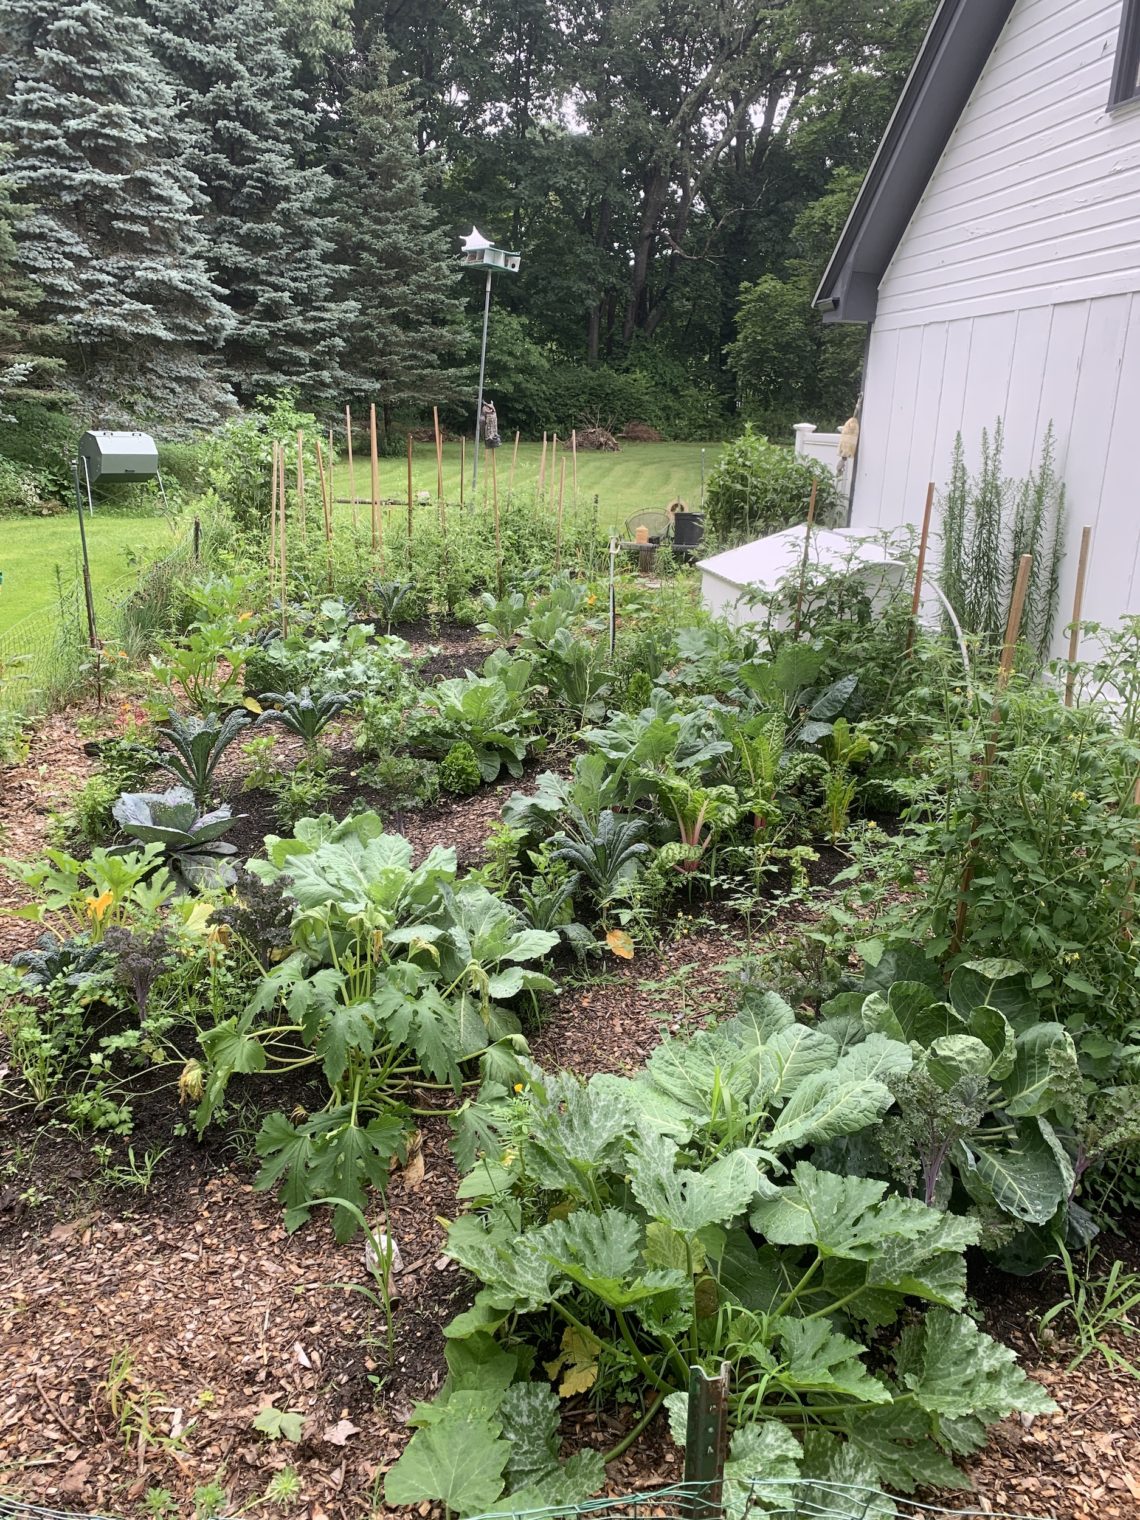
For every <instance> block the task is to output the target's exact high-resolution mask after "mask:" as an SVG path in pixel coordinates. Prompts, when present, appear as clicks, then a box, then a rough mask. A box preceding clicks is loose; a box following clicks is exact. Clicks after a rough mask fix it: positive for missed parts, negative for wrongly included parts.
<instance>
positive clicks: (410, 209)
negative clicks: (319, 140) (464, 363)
mask: <svg viewBox="0 0 1140 1520" xmlns="http://www.w3.org/2000/svg"><path fill="white" fill-rule="evenodd" d="M391 62H392V55H391V53H390V52H389V50H388V49H387V48H386V47H385V46H384V44H383V43H376V44H375V45H374V46H373V48H372V49H371V51H370V53H369V54H368V57H367V58H366V59H365V60H364V61H363V64H362V65H361V68H360V75H359V77H357V78H356V79H355V80H353V81H351V83H350V86H349V89H348V91H347V93H346V96H345V105H344V110H343V113H342V124H341V128H340V131H339V133H338V135H337V138H336V143H335V149H334V153H333V161H332V164H333V171H334V173H336V175H337V178H338V196H337V200H338V204H339V205H340V207H341V215H340V252H339V259H340V263H341V264H342V265H343V266H344V268H345V276H344V281H345V283H344V288H345V289H346V290H348V291H351V293H352V295H353V297H354V298H355V299H356V301H357V312H356V314H355V316H353V317H351V318H350V319H349V321H348V322H347V323H346V325H345V329H344V331H345V339H346V350H345V368H346V371H347V372H348V381H347V385H346V389H347V390H348V392H349V393H350V394H352V395H354V396H359V397H360V398H361V399H362V400H369V399H371V400H375V401H378V403H379V404H380V406H381V408H382V411H383V417H384V432H385V436H386V437H388V436H389V434H390V431H391V423H392V411H393V408H394V407H396V406H408V405H412V406H423V405H425V404H427V405H430V404H431V403H432V402H433V401H442V400H445V399H450V398H451V397H452V396H453V395H454V393H455V388H454V382H453V380H452V379H451V377H450V376H449V375H448V373H447V367H448V365H449V363H453V362H454V359H455V356H456V354H457V353H458V351H459V350H460V348H461V347H462V346H463V343H464V337H465V335H464V332H463V327H462V322H463V303H462V300H461V298H460V295H459V291H458V285H459V280H460V274H459V270H458V267H457V258H456V255H457V252H458V250H457V249H456V248H454V247H452V246H450V245H449V242H448V238H447V235H446V233H445V232H444V230H443V229H442V227H441V226H440V222H439V217H438V215H437V213H436V211H435V210H434V208H433V207H432V205H431V203H430V201H429V199H428V193H429V191H430V189H431V181H432V177H433V173H434V170H433V165H432V163H431V161H430V159H428V158H426V157H422V156H421V155H420V153H419V151H418V149H417V146H416V136H415V126H414V122H413V118H412V108H411V105H410V103H409V100H408V96H407V92H406V90H405V89H404V88H402V87H400V86H397V85H392V84H389V82H388V80H389V70H390V68H391Z"/></svg>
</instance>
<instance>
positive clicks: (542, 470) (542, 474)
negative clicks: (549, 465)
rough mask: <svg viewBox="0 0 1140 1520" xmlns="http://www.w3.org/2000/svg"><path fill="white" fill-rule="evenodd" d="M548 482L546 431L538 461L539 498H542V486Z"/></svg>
mask: <svg viewBox="0 0 1140 1520" xmlns="http://www.w3.org/2000/svg"><path fill="white" fill-rule="evenodd" d="M545 484H546V431H545V429H544V430H543V434H542V458H541V459H540V460H539V462H538V498H537V499H538V500H539V501H541V500H542V488H543V486H544V485H545Z"/></svg>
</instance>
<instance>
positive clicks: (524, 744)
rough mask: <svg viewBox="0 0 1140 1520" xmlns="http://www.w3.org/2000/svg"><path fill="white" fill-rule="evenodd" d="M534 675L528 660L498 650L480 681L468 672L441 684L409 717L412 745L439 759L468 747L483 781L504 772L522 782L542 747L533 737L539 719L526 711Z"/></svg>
mask: <svg viewBox="0 0 1140 1520" xmlns="http://www.w3.org/2000/svg"><path fill="white" fill-rule="evenodd" d="M531 673H532V666H531V662H530V661H529V660H526V659H521V658H516V659H512V658H511V656H510V655H508V654H507V653H506V651H505V650H498V651H496V653H495V654H493V655H491V656H490V657H489V658H488V659H487V660H486V661H485V662H484V665H483V674H482V675H481V676H476V675H473V674H472V673H471V672H470V671H468V672H467V674H466V675H465V676H461V677H458V676H457V677H455V678H453V679H451V680H447V681H438V682H437V683H436V684H435V685H434V686H432V687H430V688H429V689H428V690H427V691H426V692H425V693H424V695H423V697H422V698H421V701H420V705H419V707H418V708H417V709H416V711H415V712H414V713H413V714H412V715H411V719H410V721H409V726H408V734H407V738H408V742H409V743H410V744H411V745H412V746H413V748H415V747H417V746H419V747H422V748H424V749H427V750H428V751H429V752H430V753H431V754H434V755H439V756H443V755H446V754H447V753H448V751H449V750H450V749H451V748H452V746H453V745H454V744H456V743H459V742H464V743H467V744H469V745H470V746H471V748H472V750H473V751H474V753H475V759H476V761H477V763H478V766H479V773H480V775H481V776H482V778H483V780H484V781H494V780H496V779H497V778H498V775H499V771H500V770H501V769H502V768H503V766H506V768H507V771H508V772H509V773H510V775H512V776H521V775H522V767H523V761H524V760H525V759H526V757H527V755H528V754H529V753H530V752H531V750H532V749H536V748H540V747H541V741H536V740H535V738H534V732H533V731H534V729H535V727H536V724H537V721H538V719H537V714H536V713H534V712H533V711H531V709H530V708H529V707H528V706H527V691H528V688H529V685H530V680H531Z"/></svg>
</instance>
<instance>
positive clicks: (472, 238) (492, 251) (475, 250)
mask: <svg viewBox="0 0 1140 1520" xmlns="http://www.w3.org/2000/svg"><path fill="white" fill-rule="evenodd" d="M459 262H460V263H461V264H462V265H463V267H464V269H491V270H496V269H498V270H502V271H503V272H504V273H506V274H518V272H519V265H520V264H521V263H522V254H521V253H510V252H508V250H507V249H505V248H496V247H495V246H494V244H493V243H492V242H491V241H490V240H489V239H488V238H485V237H484V236H483V234H482V233H481V232H480V231H479V229H478V227H472V229H471V232H470V235H469V236H468V237H465V238H464V239H463V247H462V249H461V250H460V254H459Z"/></svg>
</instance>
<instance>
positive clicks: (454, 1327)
mask: <svg viewBox="0 0 1140 1520" xmlns="http://www.w3.org/2000/svg"><path fill="white" fill-rule="evenodd" d="M913 1064H914V1057H913V1053H912V1051H911V1048H910V1046H909V1045H908V1044H907V1043H906V1042H904V1041H903V1040H900V1039H895V1038H892V1037H891V1036H889V1035H886V1034H883V1033H881V1032H874V1031H873V1032H870V1033H866V1032H864V1037H863V1038H862V1039H861V1040H859V1041H857V1042H853V1043H849V1044H847V1045H846V1046H845V1045H843V1044H842V1043H841V1042H840V1041H839V1040H838V1039H837V1038H836V1037H835V1035H834V1034H833V1033H829V1032H828V1031H827V1030H826V1029H823V1028H819V1029H816V1028H811V1027H809V1026H806V1025H804V1024H802V1023H800V1022H798V1021H797V1020H796V1017H795V1015H794V1014H793V1012H792V1010H791V1009H790V1008H789V1007H788V1006H787V1004H785V1003H784V1002H782V1000H781V999H779V998H778V997H776V996H774V995H772V994H757V993H751V994H749V995H747V997H746V1000H745V1004H744V1007H743V1009H742V1011H741V1013H740V1015H739V1016H738V1017H736V1018H734V1019H732V1020H730V1021H728V1022H726V1023H724V1024H722V1025H720V1026H718V1027H717V1028H715V1029H713V1030H711V1031H708V1032H703V1033H700V1034H698V1035H696V1036H694V1037H693V1038H692V1039H689V1040H672V1041H666V1042H664V1043H663V1044H662V1045H661V1046H660V1047H658V1049H657V1050H656V1051H655V1052H654V1054H653V1056H652V1057H651V1058H650V1060H649V1062H648V1063H647V1065H646V1066H645V1067H644V1069H643V1070H642V1071H641V1072H639V1073H638V1074H637V1075H636V1076H635V1077H633V1078H624V1077H617V1076H612V1075H608V1074H603V1075H598V1076H595V1077H593V1078H591V1079H590V1081H589V1082H588V1083H583V1082H581V1081H579V1080H578V1079H577V1078H576V1077H574V1076H571V1075H556V1076H548V1075H546V1074H545V1073H543V1072H542V1071H540V1070H539V1069H538V1068H536V1067H532V1068H530V1070H529V1077H528V1082H527V1085H526V1087H525V1089H524V1091H523V1092H522V1093H521V1094H512V1093H508V1092H504V1091H502V1090H501V1089H500V1090H498V1091H495V1090H494V1089H488V1090H486V1091H485V1093H484V1095H483V1100H482V1102H481V1103H478V1104H474V1105H471V1106H469V1107H468V1108H466V1109H465V1110H464V1111H463V1112H462V1113H461V1114H460V1116H459V1118H458V1120H457V1140H456V1151H457V1157H458V1159H459V1160H460V1163H461V1165H463V1166H464V1167H465V1170H466V1175H465V1177H464V1180H463V1182H462V1183H461V1186H460V1190H459V1196H460V1198H461V1199H462V1200H464V1201H466V1202H467V1203H468V1204H470V1205H472V1207H471V1208H470V1210H469V1211H468V1212H465V1213H461V1214H460V1215H459V1217H458V1218H457V1219H456V1220H455V1221H454V1222H453V1223H452V1224H451V1226H450V1229H449V1232H448V1243H447V1253H448V1255H450V1256H451V1257H452V1258H453V1259H454V1260H455V1261H458V1262H459V1263H460V1264H461V1265H462V1266H464V1267H465V1268H467V1270H468V1271H470V1272H471V1273H472V1274H473V1275H474V1276H475V1277H476V1279H477V1280H478V1282H479V1284H480V1287H479V1290H478V1292H477V1294H476V1297H475V1300H474V1303H473V1305H472V1307H471V1308H469V1309H467V1310H465V1311H464V1312H463V1313H462V1314H460V1315H459V1316H458V1317H457V1318H456V1319H455V1320H453V1321H452V1323H451V1324H450V1325H449V1326H448V1328H447V1330H446V1332H445V1333H446V1335H447V1337H448V1339H449V1342H450V1343H451V1344H452V1345H453V1346H455V1345H457V1344H465V1343H468V1344H470V1345H471V1346H472V1348H473V1350H472V1355H473V1356H474V1357H476V1358H477V1359H479V1360H480V1361H486V1360H488V1359H489V1358H490V1357H491V1350H490V1349H489V1347H490V1346H493V1345H494V1338H495V1337H498V1338H499V1339H500V1340H501V1341H502V1342H503V1345H504V1346H505V1347H510V1348H514V1350H515V1353H516V1355H517V1349H518V1347H519V1346H520V1345H522V1346H523V1347H524V1348H533V1351H532V1352H531V1354H530V1355H528V1356H527V1357H526V1358H525V1359H521V1360H519V1362H518V1371H517V1372H515V1371H511V1372H509V1373H508V1372H507V1369H506V1367H505V1366H504V1367H503V1376H506V1377H509V1379H510V1386H512V1387H513V1386H521V1387H524V1388H527V1387H533V1386H535V1384H534V1383H530V1382H527V1381H525V1380H524V1381H522V1382H521V1383H517V1382H516V1379H517V1378H519V1377H520V1376H521V1377H522V1378H523V1379H525V1377H526V1370H527V1366H528V1365H529V1364H530V1363H531V1356H533V1359H534V1361H535V1362H542V1363H543V1364H544V1367H545V1371H546V1374H547V1380H546V1382H545V1383H544V1382H542V1381H538V1383H537V1386H538V1388H539V1390H540V1392H541V1391H542V1390H544V1389H545V1390H546V1391H549V1383H550V1382H554V1383H556V1384H557V1387H558V1392H559V1393H560V1395H561V1396H563V1397H568V1396H570V1395H571V1394H574V1393H580V1392H583V1391H585V1390H587V1389H590V1388H594V1387H597V1388H598V1389H599V1390H610V1391H616V1390H623V1391H624V1393H625V1396H626V1397H627V1398H634V1399H637V1400H640V1401H641V1402H642V1404H643V1407H645V1408H646V1412H647V1415H648V1414H649V1413H650V1412H651V1411H653V1410H655V1409H656V1408H658V1407H659V1406H660V1405H662V1404H664V1405H665V1406H666V1407H667V1408H668V1410H669V1412H670V1415H671V1416H672V1417H673V1421H674V1424H675V1425H676V1424H677V1423H678V1422H681V1423H683V1406H684V1398H685V1394H684V1390H685V1388H686V1385H687V1381H688V1374H689V1368H690V1366H692V1365H701V1366H704V1367H706V1368H707V1369H709V1370H715V1369H717V1368H719V1365H720V1363H721V1362H722V1361H728V1362H730V1363H731V1365H732V1370H733V1378H732V1389H733V1391H732V1394H731V1398H730V1410H731V1415H732V1420H733V1423H734V1426H735V1434H734V1436H733V1442H732V1449H731V1454H730V1455H731V1462H732V1463H735V1468H732V1467H730V1472H731V1471H735V1472H736V1473H737V1474H738V1475H740V1474H743V1473H744V1472H746V1471H748V1470H749V1469H750V1470H751V1471H750V1472H749V1476H751V1474H752V1473H755V1472H760V1473H762V1474H765V1475H767V1476H773V1477H777V1476H783V1477H790V1478H796V1477H799V1478H802V1479H803V1480H805V1481H807V1482H811V1481H818V1482H820V1483H829V1482H830V1483H846V1484H861V1485H867V1486H869V1487H872V1488H873V1487H876V1486H878V1485H880V1484H884V1485H886V1486H888V1487H891V1488H894V1489H897V1490H900V1491H902V1492H906V1493H912V1492H914V1490H915V1489H916V1488H918V1487H920V1486H922V1487H939V1488H945V1487H955V1486H961V1484H962V1482H963V1481H964V1480H963V1479H962V1476H961V1474H960V1473H959V1472H958V1470H957V1468H956V1467H955V1465H954V1461H953V1458H954V1457H955V1456H958V1455H963V1454H966V1453H969V1452H972V1451H975V1450H977V1449H979V1447H980V1446H981V1444H982V1443H983V1441H984V1439H985V1429H986V1426H987V1425H988V1424H990V1423H992V1422H994V1421H995V1420H998V1419H1001V1418H1003V1417H1004V1416H1006V1415H1008V1414H1009V1413H1011V1412H1013V1411H1015V1410H1022V1411H1027V1412H1043V1411H1046V1410H1049V1409H1050V1408H1052V1405H1051V1404H1050V1402H1049V1400H1048V1398H1047V1397H1046V1395H1045V1393H1044V1391H1043V1390H1042V1389H1041V1388H1040V1387H1038V1385H1036V1384H1035V1383H1033V1382H1031V1381H1030V1380H1029V1379H1028V1378H1027V1377H1026V1376H1025V1375H1024V1374H1023V1373H1022V1372H1021V1371H1020V1369H1019V1368H1018V1367H1017V1365H1016V1362H1015V1359H1014V1356H1013V1353H1012V1352H1010V1351H1009V1350H1007V1349H1006V1348H1004V1347H1002V1346H1001V1345H999V1344H998V1343H996V1342H995V1341H993V1340H992V1339H990V1337H988V1336H987V1335H985V1334H983V1333H982V1332H981V1331H980V1330H979V1329H978V1328H977V1326H976V1324H975V1323H974V1321H973V1320H972V1319H971V1318H970V1317H969V1316H968V1315H967V1314H966V1313H965V1312H964V1310H965V1307H966V1298H965V1289H966V1267H965V1259H964V1252H965V1250H966V1248H967V1247H968V1246H970V1245H973V1244H974V1243H975V1242H976V1241H977V1239H978V1234H979V1230H978V1225H977V1223H976V1222H975V1221H974V1220H972V1219H967V1218H963V1217H959V1216H956V1215H952V1214H947V1213H943V1212H942V1211H940V1210H938V1209H934V1208H929V1207H927V1206H926V1204H924V1203H922V1202H920V1201H919V1200H917V1199H912V1198H904V1197H900V1196H897V1195H894V1194H891V1193H889V1192H888V1187H887V1184H886V1183H885V1182H883V1181H882V1180H879V1179H875V1178H868V1177H860V1176H857V1175H840V1174H839V1173H837V1172H833V1171H829V1170H827V1169H826V1168H825V1167H823V1166H822V1165H820V1164H818V1163H817V1162H815V1161H813V1160H812V1159H810V1158H811V1157H812V1156H813V1155H816V1154H817V1153H819V1152H821V1151H822V1148H823V1147H825V1146H826V1145H828V1144H829V1143H833V1142H835V1141H836V1140H837V1139H840V1138H842V1137H846V1136H853V1135H857V1134H860V1133H862V1132H865V1131H868V1130H873V1129H874V1128H875V1127H876V1126H877V1125H878V1124H879V1123H880V1122H881V1120H882V1118H883V1116H884V1114H886V1113H887V1111H888V1110H889V1109H890V1108H891V1106H892V1103H893V1101H894V1100H893V1094H892V1090H891V1085H890V1084H891V1083H892V1081H893V1080H895V1079H897V1078H898V1077H900V1076H902V1075H905V1074H906V1073H907V1072H909V1071H910V1070H911V1069H912V1066H913ZM519 1397H520V1398H521V1395H520V1396H519ZM536 1397H537V1396H536ZM456 1398H457V1392H456V1391H453V1390H452V1389H449V1388H448V1387H447V1386H446V1385H445V1388H444V1390H443V1391H442V1393H441V1395H440V1398H439V1399H438V1400H437V1402H436V1404H435V1406H433V1408H434V1411H435V1412H434V1414H432V1415H430V1416H425V1415H424V1414H422V1413H421V1415H420V1417H419V1423H421V1424H424V1425H426V1426H427V1428H429V1429H431V1430H433V1431H434V1432H435V1435H434V1436H432V1437H431V1438H430V1440H425V1439H424V1438H423V1433H422V1432H421V1433H418V1434H417V1435H416V1436H414V1437H413V1439H412V1441H411V1443H410V1444H409V1447H408V1450H407V1453H406V1454H405V1457H404V1458H402V1459H401V1462H402V1464H403V1468H402V1472H401V1478H400V1480H399V1481H398V1482H397V1483H396V1485H395V1490H396V1491H398V1492H399V1493H400V1495H401V1496H402V1497H401V1500H400V1502H412V1501H414V1500H415V1499H417V1498H436V1499H438V1498H443V1499H444V1501H445V1502H446V1503H448V1504H450V1505H451V1506H452V1507H454V1508H457V1509H459V1510H460V1512H461V1513H463V1512H465V1511H464V1507H463V1506H464V1503H465V1501H466V1495H464V1494H461V1493H454V1492H453V1493H451V1494H450V1495H449V1494H446V1493H441V1492H440V1491H439V1488H438V1485H437V1486H435V1487H433V1486H432V1484H431V1483H430V1482H428V1481H427V1479H426V1478H425V1477H424V1474H423V1470H422V1467H421V1464H420V1454H421V1452H424V1450H425V1448H426V1447H427V1446H428V1445H429V1444H432V1443H434V1444H435V1445H438V1444H439V1443H440V1442H441V1440H442V1439H443V1436H444V1434H446V1435H448V1436H449V1437H450V1438H451V1439H453V1440H454V1441H455V1442H456V1443H457V1446H458V1445H459V1444H462V1443H466V1445H465V1453H466V1455H465V1458H464V1460H465V1462H469V1463H470V1464H471V1465H472V1467H474V1466H476V1465H479V1464H480V1463H481V1462H483V1461H484V1460H488V1461H489V1460H490V1451H491V1447H490V1442H491V1440H492V1439H493V1440H496V1441H497V1440H502V1439H506V1440H509V1439H510V1427H509V1415H510V1410H509V1409H508V1408H507V1407H506V1404H505V1400H504V1399H503V1398H502V1397H501V1396H500V1395H499V1394H498V1393H497V1394H496V1399H497V1402H496V1405H495V1408H496V1410H497V1423H498V1425H499V1426H500V1427H501V1429H500V1430H499V1431H497V1432H496V1433H495V1434H494V1436H493V1437H492V1436H491V1434H490V1432H489V1431H487V1430H484V1431H483V1432H482V1433H479V1434H476V1433H473V1432H471V1431H470V1430H467V1429H465V1428H464V1427H463V1425H462V1423H461V1418H460V1416H461V1411H462V1407H463V1406H462V1404H460V1405H458V1406H453V1405H452V1400H453V1399H456ZM429 1418H430V1421H431V1423H430V1424H428V1420H429ZM441 1433H442V1434H441ZM397 1468H400V1464H397ZM501 1470H502V1467H501V1465H500V1471H501ZM396 1471H397V1469H393V1473H394V1474H395V1473H396ZM413 1476H415V1477H416V1479H417V1480H419V1481H420V1487H419V1488H418V1490H417V1489H416V1488H415V1485H414V1484H413V1483H412V1482H411V1481H408V1482H404V1481H403V1480H404V1479H409V1480H410V1479H411V1478H412V1477H413ZM741 1493H743V1490H742V1491H741ZM388 1497H389V1500H390V1502H392V1501H393V1499H394V1489H393V1486H392V1484H391V1483H390V1486H389V1494H388ZM479 1497H480V1499H481V1500H482V1499H483V1498H484V1497H485V1495H482V1494H481V1495H480V1496H479ZM737 1497H741V1495H738V1496H737ZM551 1502H557V1501H551Z"/></svg>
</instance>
